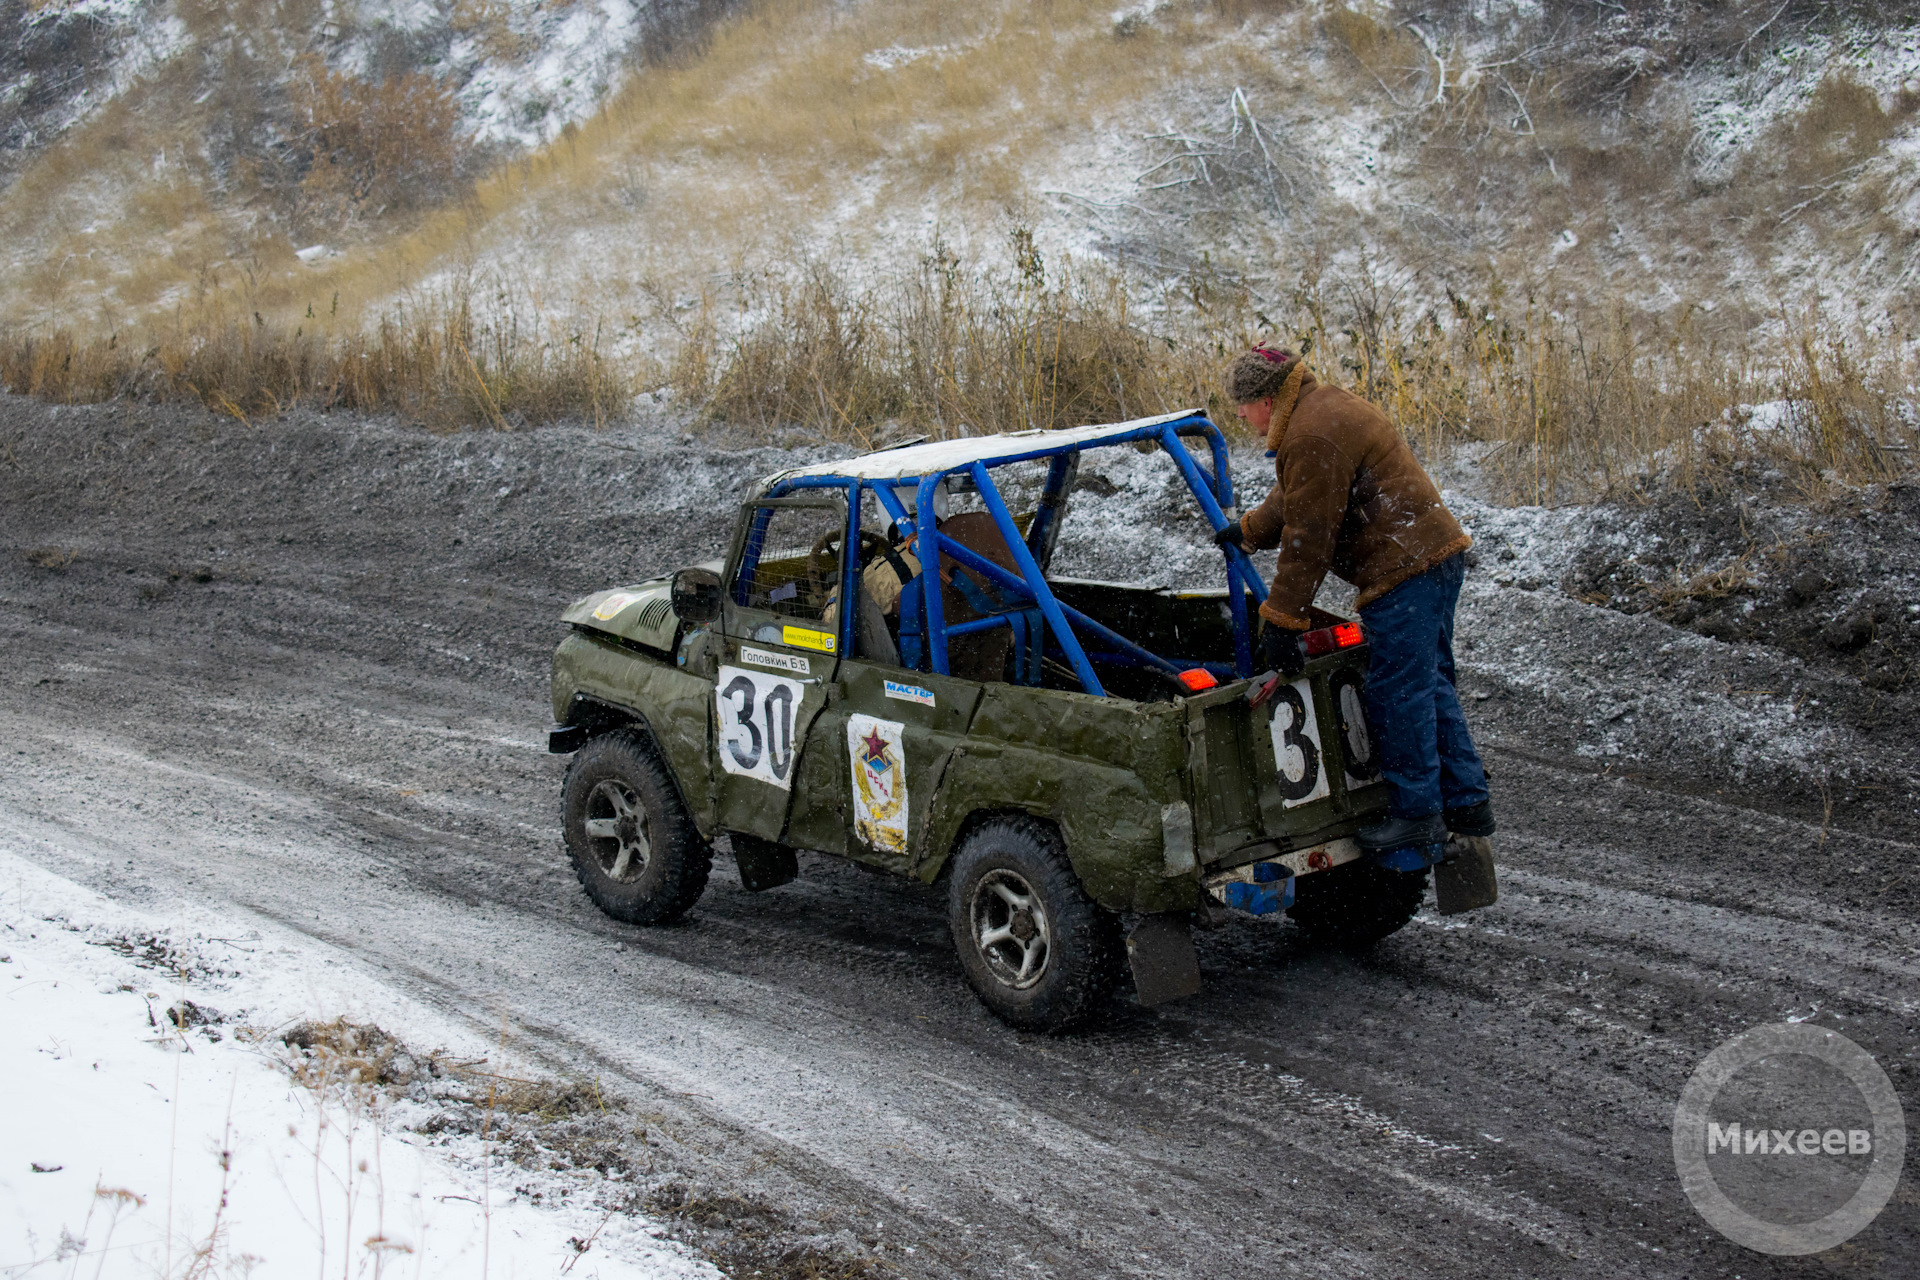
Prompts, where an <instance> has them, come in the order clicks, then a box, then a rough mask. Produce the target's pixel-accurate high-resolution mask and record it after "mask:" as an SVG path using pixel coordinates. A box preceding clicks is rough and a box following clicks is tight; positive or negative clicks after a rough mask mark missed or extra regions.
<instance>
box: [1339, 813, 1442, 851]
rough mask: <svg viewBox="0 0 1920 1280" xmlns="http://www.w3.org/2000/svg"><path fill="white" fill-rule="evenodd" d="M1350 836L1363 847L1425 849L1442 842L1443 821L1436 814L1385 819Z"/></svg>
mask: <svg viewBox="0 0 1920 1280" xmlns="http://www.w3.org/2000/svg"><path fill="white" fill-rule="evenodd" d="M1354 839H1356V840H1358V841H1359V842H1360V847H1361V848H1362V849H1367V850H1379V849H1413V848H1425V847H1426V846H1428V845H1433V844H1444V843H1445V842H1446V839H1447V824H1446V823H1445V822H1443V821H1441V819H1440V815H1439V814H1437V813H1430V814H1428V815H1427V816H1426V817H1424V818H1388V819H1387V820H1385V821H1384V822H1376V823H1374V824H1373V825H1372V826H1370V827H1362V828H1360V830H1359V831H1357V832H1355V833H1354Z"/></svg>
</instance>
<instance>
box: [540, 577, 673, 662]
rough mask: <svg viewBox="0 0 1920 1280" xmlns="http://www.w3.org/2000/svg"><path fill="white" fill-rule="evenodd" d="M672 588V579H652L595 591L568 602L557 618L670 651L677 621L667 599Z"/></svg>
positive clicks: (671, 605)
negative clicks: (627, 585) (569, 603)
mask: <svg viewBox="0 0 1920 1280" xmlns="http://www.w3.org/2000/svg"><path fill="white" fill-rule="evenodd" d="M672 590H673V580H672V579H671V578H654V579H651V580H650V581H647V582H636V583H634V584H633V585H632V586H630V587H613V588H611V589H609V590H606V591H596V592H594V593H593V594H592V595H590V596H585V597H583V598H581V599H579V600H576V601H574V602H573V603H572V604H571V605H568V606H567V610H566V612H565V613H562V614H561V615H560V621H562V622H570V623H572V624H573V625H574V626H576V627H584V628H586V629H587V630H589V631H601V632H605V633H606V634H607V635H610V636H618V637H619V638H620V639H622V640H633V641H636V642H637V643H640V644H644V645H649V646H651V647H652V648H655V649H668V650H671V649H672V648H673V632H674V627H675V624H676V623H678V621H679V619H677V618H675V617H674V616H673V604H672V601H671V600H670V599H669V596H670V595H671V593H672Z"/></svg>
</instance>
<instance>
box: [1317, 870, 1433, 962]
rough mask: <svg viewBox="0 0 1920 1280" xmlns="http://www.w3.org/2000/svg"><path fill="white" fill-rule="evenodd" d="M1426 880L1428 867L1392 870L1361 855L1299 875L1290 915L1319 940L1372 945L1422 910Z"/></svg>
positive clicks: (1351, 945) (1354, 946) (1340, 944)
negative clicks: (1416, 869)
mask: <svg viewBox="0 0 1920 1280" xmlns="http://www.w3.org/2000/svg"><path fill="white" fill-rule="evenodd" d="M1427 878H1428V872H1427V871H1426V870H1425V869H1422V870H1419V871H1390V870H1388V869H1387V868H1386V867H1382V866H1378V865H1376V864H1374V863H1372V862H1368V861H1367V860H1366V859H1364V858H1363V859H1361V860H1359V861H1357V862H1348V863H1344V864H1343V865H1341V866H1338V867H1332V868H1329V869H1328V870H1326V871H1315V872H1312V873H1310V874H1308V875H1304V876H1301V877H1300V878H1299V881H1298V883H1297V884H1296V885H1295V886H1294V900H1293V905H1292V906H1291V907H1289V908H1288V909H1287V914H1288V915H1289V916H1291V917H1292V918H1293V922H1294V923H1295V924H1297V925H1299V926H1300V927H1301V928H1302V929H1305V930H1306V931H1307V934H1308V936H1309V937H1311V938H1313V939H1314V941H1316V942H1321V943H1324V944H1326V945H1328V946H1334V947H1345V948H1348V949H1357V948H1361V947H1370V946H1372V945H1373V944H1374V943H1376V942H1378V941H1380V940H1381V939H1382V938H1384V937H1387V936H1388V935H1389V934H1393V933H1397V932H1399V930H1400V929H1401V928H1402V927H1403V926H1404V925H1405V924H1406V923H1407V921H1409V920H1411V919H1413V917H1414V916H1415V915H1416V914H1418V912H1419V910H1420V904H1421V903H1422V902H1424V901H1425V900H1426V896H1427Z"/></svg>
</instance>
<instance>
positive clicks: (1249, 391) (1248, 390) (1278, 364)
mask: <svg viewBox="0 0 1920 1280" xmlns="http://www.w3.org/2000/svg"><path fill="white" fill-rule="evenodd" d="M1299 363H1300V357H1299V356H1296V355H1294V354H1293V352H1291V351H1282V350H1280V349H1279V348H1276V347H1269V346H1265V345H1262V346H1258V347H1255V348H1254V349H1253V350H1251V351H1248V352H1245V353H1244V354H1242V355H1241V356H1240V357H1239V358H1237V359H1236V360H1235V361H1234V362H1233V363H1232V364H1230V365H1228V366H1227V399H1228V400H1230V401H1232V402H1233V403H1234V404H1235V405H1243V404H1252V403H1253V402H1254V401H1255V400H1265V399H1266V398H1267V397H1268V396H1277V395H1279V394H1280V389H1281V388H1282V387H1284V386H1285V385H1286V382H1287V377H1288V375H1289V374H1291V373H1292V372H1293V371H1294V369H1295V367H1296V366H1298V364H1299Z"/></svg>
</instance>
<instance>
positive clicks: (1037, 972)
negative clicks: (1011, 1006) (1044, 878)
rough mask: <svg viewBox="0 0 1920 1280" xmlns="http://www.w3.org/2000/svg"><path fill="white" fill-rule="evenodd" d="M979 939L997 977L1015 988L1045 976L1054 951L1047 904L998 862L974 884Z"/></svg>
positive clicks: (974, 918)
mask: <svg viewBox="0 0 1920 1280" xmlns="http://www.w3.org/2000/svg"><path fill="white" fill-rule="evenodd" d="M970 914H971V918H972V924H973V940H974V945H975V946H977V947H979V949H980V956H981V958H982V959H984V960H985V961H986V962H987V968H988V970H990V971H991V972H992V974H993V976H994V978H995V980H997V981H999V982H1001V983H1003V984H1004V985H1006V986H1009V987H1012V988H1014V989H1015V990H1024V989H1026V988H1027V987H1031V986H1032V985H1033V984H1034V983H1036V982H1038V981H1040V979H1041V978H1042V977H1043V976H1045V974H1046V972H1047V962H1048V960H1049V959H1050V958H1051V957H1052V954H1053V929H1052V925H1051V922H1050V921H1049V920H1048V918H1047V909H1046V904H1045V903H1043V902H1042V901H1041V900H1040V895H1039V894H1037V893H1035V892H1034V890H1033V886H1032V885H1030V884H1028V883H1027V881H1026V878H1025V877H1024V876H1022V875H1020V874H1019V873H1018V872H1016V871H1010V870H1008V869H1006V868H1005V867H998V868H995V869H994V870H992V871H989V872H988V873H987V874H986V875H984V876H982V877H981V879H980V882H979V883H978V884H977V885H975V886H974V889H973V903H972V910H971V913H970Z"/></svg>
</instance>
